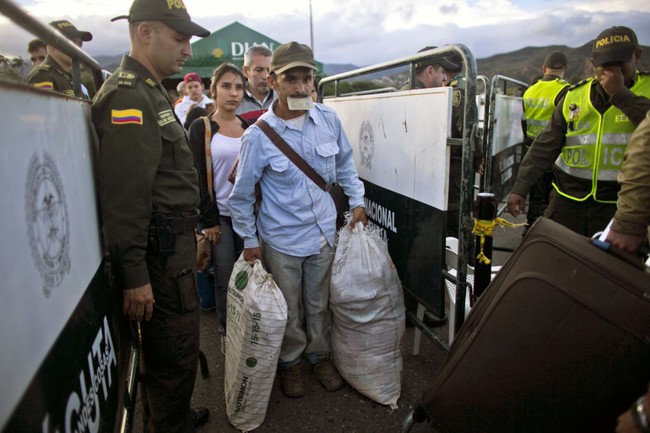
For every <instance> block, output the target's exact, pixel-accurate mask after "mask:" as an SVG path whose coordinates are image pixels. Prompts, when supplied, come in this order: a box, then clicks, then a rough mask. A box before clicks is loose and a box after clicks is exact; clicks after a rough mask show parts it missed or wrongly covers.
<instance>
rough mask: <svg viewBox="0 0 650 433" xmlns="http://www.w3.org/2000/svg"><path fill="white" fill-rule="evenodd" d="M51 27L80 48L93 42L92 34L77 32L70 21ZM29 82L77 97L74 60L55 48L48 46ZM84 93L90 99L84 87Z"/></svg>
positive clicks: (54, 22) (54, 23) (52, 23)
mask: <svg viewBox="0 0 650 433" xmlns="http://www.w3.org/2000/svg"><path fill="white" fill-rule="evenodd" d="M50 25H51V26H52V27H54V28H55V29H57V30H58V31H59V32H60V33H61V34H63V36H65V37H66V38H68V39H70V41H72V43H74V44H75V45H77V46H78V47H79V48H81V47H82V45H83V43H84V42H88V41H91V40H92V38H93V35H92V34H91V33H90V32H86V31H80V30H77V28H76V27H75V26H74V25H73V24H72V23H71V22H70V21H66V20H61V21H52V22H51V23H50ZM27 82H28V83H31V84H33V85H34V86H35V87H38V88H41V89H47V90H53V91H55V92H59V93H63V94H64V95H66V96H75V94H74V85H73V82H72V59H70V57H69V56H68V55H67V54H64V53H63V52H62V51H59V50H58V49H57V48H55V47H54V46H52V45H48V46H47V56H46V57H45V60H44V61H43V62H42V63H41V64H40V65H38V66H37V67H35V68H34V69H32V71H31V72H30V73H29V75H28V76H27ZM82 92H83V93H84V95H85V96H86V98H88V91H87V90H85V87H83V86H82Z"/></svg>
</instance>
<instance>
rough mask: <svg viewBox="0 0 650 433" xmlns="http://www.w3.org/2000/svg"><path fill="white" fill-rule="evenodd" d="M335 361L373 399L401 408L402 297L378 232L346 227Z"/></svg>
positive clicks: (335, 296)
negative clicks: (399, 405) (399, 404)
mask: <svg viewBox="0 0 650 433" xmlns="http://www.w3.org/2000/svg"><path fill="white" fill-rule="evenodd" d="M330 306H331V308H332V312H333V317H332V332H331V345H332V357H333V359H334V362H335V364H336V367H337V368H338V370H339V372H340V373H341V376H343V378H344V379H345V381H346V382H347V383H348V384H350V385H351V386H352V387H353V388H355V389H356V390H357V391H358V392H360V393H361V394H363V395H365V396H366V397H368V398H371V399H372V400H374V401H376V402H378V403H381V404H386V405H389V406H390V407H391V408H393V409H395V408H397V400H398V399H399V396H400V394H401V391H402V372H403V361H402V351H401V340H402V336H403V334H404V327H405V318H404V296H403V293H402V285H401V283H400V280H399V276H398V274H397V270H396V269H395V265H394V264H393V261H392V260H391V258H390V255H389V254H388V246H387V244H386V241H385V240H383V239H382V238H381V236H380V234H379V232H378V231H377V230H376V229H373V228H371V227H366V228H365V229H364V228H363V226H362V225H360V224H358V225H357V227H355V228H354V229H353V230H348V229H347V228H343V229H342V230H341V231H340V232H339V241H338V245H337V247H336V253H335V256H334V261H333V264H332V278H331V280H330Z"/></svg>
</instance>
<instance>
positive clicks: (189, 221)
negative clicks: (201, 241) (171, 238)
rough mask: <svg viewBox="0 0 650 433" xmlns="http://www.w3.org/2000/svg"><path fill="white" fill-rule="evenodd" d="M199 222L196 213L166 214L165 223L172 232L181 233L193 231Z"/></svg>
mask: <svg viewBox="0 0 650 433" xmlns="http://www.w3.org/2000/svg"><path fill="white" fill-rule="evenodd" d="M198 223H199V216H198V215H189V216H168V217H167V225H168V227H169V229H170V230H171V232H172V233H174V234H182V233H188V232H192V231H194V229H196V226H197V224H198Z"/></svg>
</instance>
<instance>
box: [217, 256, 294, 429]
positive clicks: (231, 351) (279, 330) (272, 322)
mask: <svg viewBox="0 0 650 433" xmlns="http://www.w3.org/2000/svg"><path fill="white" fill-rule="evenodd" d="M227 302H228V304H227V311H228V316H227V324H226V332H227V334H226V366H225V378H224V391H225V395H226V415H227V416H228V421H230V423H231V424H232V425H233V426H235V427H236V428H238V429H240V430H243V431H249V430H253V429H255V428H257V427H259V425H260V424H262V422H263V421H264V417H265V416H266V408H267V406H268V402H269V397H270V395H271V389H272V387H273V379H274V378H275V372H276V369H277V363H278V358H279V356H280V346H281V345H282V338H283V337H284V329H285V326H286V323H287V303H286V302H285V300H284V296H283V295H282V292H280V289H279V288H278V286H277V285H276V284H275V282H274V281H273V279H272V277H271V274H268V273H267V272H266V271H265V270H264V268H263V267H262V264H261V263H260V261H259V260H256V261H255V263H254V265H251V264H250V263H248V262H246V261H245V260H244V256H243V254H242V255H241V256H240V257H239V260H237V262H235V266H234V268H233V272H232V275H231V277H230V282H229V284H228V301H227Z"/></svg>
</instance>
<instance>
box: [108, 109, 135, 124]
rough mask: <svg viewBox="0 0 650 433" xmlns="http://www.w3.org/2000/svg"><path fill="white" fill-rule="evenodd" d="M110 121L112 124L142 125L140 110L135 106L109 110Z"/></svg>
mask: <svg viewBox="0 0 650 433" xmlns="http://www.w3.org/2000/svg"><path fill="white" fill-rule="evenodd" d="M111 123H112V124H114V125H129V124H131V125H142V110H136V109H135V108H128V109H126V110H111Z"/></svg>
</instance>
